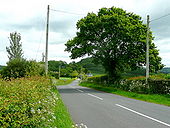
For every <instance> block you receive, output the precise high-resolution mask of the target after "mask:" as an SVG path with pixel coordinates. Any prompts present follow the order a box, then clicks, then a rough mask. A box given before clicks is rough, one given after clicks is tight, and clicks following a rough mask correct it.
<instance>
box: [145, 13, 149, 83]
mask: <svg viewBox="0 0 170 128" xmlns="http://www.w3.org/2000/svg"><path fill="white" fill-rule="evenodd" d="M149 23H150V21H149V15H147V35H146V84H148V78H149Z"/></svg>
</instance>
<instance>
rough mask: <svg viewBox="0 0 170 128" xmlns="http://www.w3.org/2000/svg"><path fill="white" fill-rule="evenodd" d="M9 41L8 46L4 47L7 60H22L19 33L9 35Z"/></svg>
mask: <svg viewBox="0 0 170 128" xmlns="http://www.w3.org/2000/svg"><path fill="white" fill-rule="evenodd" d="M9 41H10V46H9V47H6V50H7V52H8V54H9V55H8V58H9V60H12V59H16V58H17V59H21V58H23V51H22V43H21V35H20V33H17V32H14V33H10V37H9Z"/></svg>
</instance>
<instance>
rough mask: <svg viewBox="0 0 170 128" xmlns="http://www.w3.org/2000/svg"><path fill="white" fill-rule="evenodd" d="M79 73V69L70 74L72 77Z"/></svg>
mask: <svg viewBox="0 0 170 128" xmlns="http://www.w3.org/2000/svg"><path fill="white" fill-rule="evenodd" d="M78 75H79V74H78V72H77V71H73V72H72V73H71V74H70V76H71V77H73V78H74V77H77V76H78Z"/></svg>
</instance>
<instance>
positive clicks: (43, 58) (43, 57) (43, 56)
mask: <svg viewBox="0 0 170 128" xmlns="http://www.w3.org/2000/svg"><path fill="white" fill-rule="evenodd" d="M44 60H45V55H44V53H42V62H45V61H44Z"/></svg>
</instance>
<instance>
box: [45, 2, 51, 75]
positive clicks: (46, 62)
mask: <svg viewBox="0 0 170 128" xmlns="http://www.w3.org/2000/svg"><path fill="white" fill-rule="evenodd" d="M49 10H50V5H48V7H47V26H46V50H45V75H46V76H47V74H48V29H49V28H48V27H49Z"/></svg>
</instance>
